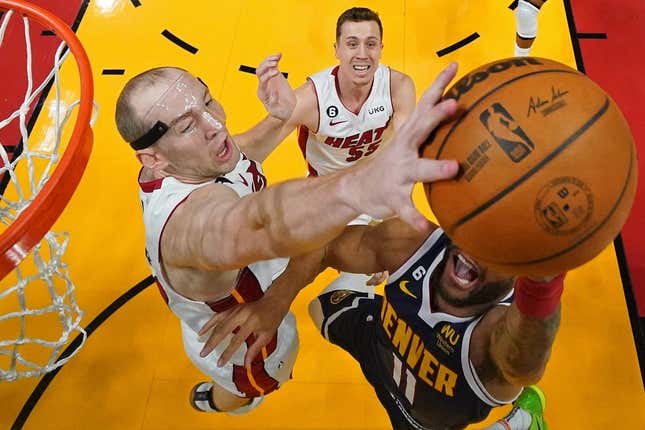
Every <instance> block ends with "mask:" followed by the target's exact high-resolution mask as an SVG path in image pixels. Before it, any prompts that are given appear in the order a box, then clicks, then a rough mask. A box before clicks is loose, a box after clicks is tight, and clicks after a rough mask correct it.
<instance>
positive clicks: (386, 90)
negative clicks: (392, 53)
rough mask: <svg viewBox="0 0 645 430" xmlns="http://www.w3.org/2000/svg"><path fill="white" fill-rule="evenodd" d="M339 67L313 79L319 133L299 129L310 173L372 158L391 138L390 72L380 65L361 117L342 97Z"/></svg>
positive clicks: (324, 173) (302, 127) (324, 71)
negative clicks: (343, 101)
mask: <svg viewBox="0 0 645 430" xmlns="http://www.w3.org/2000/svg"><path fill="white" fill-rule="evenodd" d="M337 73H338V66H335V67H330V68H328V69H325V70H323V71H321V72H319V73H316V74H315V75H312V76H310V77H309V80H311V82H312V83H313V85H314V88H315V90H316V97H317V98H318V118H319V119H318V130H316V131H315V132H314V131H313V130H309V129H308V128H307V127H305V126H300V128H299V129H298V144H299V145H300V150H301V151H302V153H303V156H304V157H305V160H307V163H308V167H309V174H310V175H314V176H322V175H326V174H328V173H332V172H335V171H338V170H342V169H345V168H347V167H349V166H351V165H352V164H354V163H355V162H359V161H362V160H365V159H368V158H370V157H371V156H372V155H373V154H374V153H375V152H376V151H377V150H378V149H379V148H380V147H381V146H383V145H384V144H385V143H386V142H387V141H388V140H389V138H390V137H391V134H392V130H393V126H392V114H393V113H394V109H393V107H392V95H391V91H390V69H389V67H387V66H384V65H382V64H381V65H379V66H378V69H377V70H376V73H374V81H373V82H372V88H371V89H370V94H369V96H368V97H367V100H366V101H365V103H364V104H363V106H362V107H361V110H360V111H359V112H358V114H355V113H353V112H352V111H350V110H349V109H347V108H346V107H345V106H344V105H343V103H342V102H341V100H340V96H339V95H338V85H337V77H336V75H337Z"/></svg>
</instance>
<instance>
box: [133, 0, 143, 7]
mask: <svg viewBox="0 0 645 430" xmlns="http://www.w3.org/2000/svg"><path fill="white" fill-rule="evenodd" d="M130 3H132V4H133V5H134V7H139V6H141V2H140V1H139V0H130Z"/></svg>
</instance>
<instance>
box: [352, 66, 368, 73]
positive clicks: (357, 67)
mask: <svg viewBox="0 0 645 430" xmlns="http://www.w3.org/2000/svg"><path fill="white" fill-rule="evenodd" d="M369 67H370V66H354V70H358V71H359V72H364V71H366V70H367V69H369Z"/></svg>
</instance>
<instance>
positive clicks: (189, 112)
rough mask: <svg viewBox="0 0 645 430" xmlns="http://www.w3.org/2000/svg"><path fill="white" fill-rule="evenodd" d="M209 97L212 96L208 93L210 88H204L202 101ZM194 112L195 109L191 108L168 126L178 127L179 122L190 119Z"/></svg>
mask: <svg viewBox="0 0 645 430" xmlns="http://www.w3.org/2000/svg"><path fill="white" fill-rule="evenodd" d="M208 96H210V93H209V91H208V87H204V94H203V95H202V99H206V97H208ZM193 111H194V109H193V108H190V109H189V110H187V111H186V112H184V113H182V114H181V115H179V116H178V117H177V118H175V119H173V120H172V121H170V123H169V124H168V127H173V126H175V125H176V124H177V123H178V122H179V121H181V120H182V119H184V118H186V117H189V116H190V115H192V113H193Z"/></svg>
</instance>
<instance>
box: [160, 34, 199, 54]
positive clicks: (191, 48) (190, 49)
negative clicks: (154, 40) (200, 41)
mask: <svg viewBox="0 0 645 430" xmlns="http://www.w3.org/2000/svg"><path fill="white" fill-rule="evenodd" d="M161 35H162V36H163V37H165V38H166V39H168V40H170V41H171V42H172V43H174V44H175V45H177V46H179V47H180V48H182V49H185V50H186V51H188V52H190V53H191V54H196V53H197V51H199V49H197V48H195V47H194V46H193V45H191V44H190V43H188V42H185V41H183V40H181V39H180V38H179V37H177V36H175V35H174V34H172V33H171V32H170V31H168V30H164V31H162V32H161Z"/></svg>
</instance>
